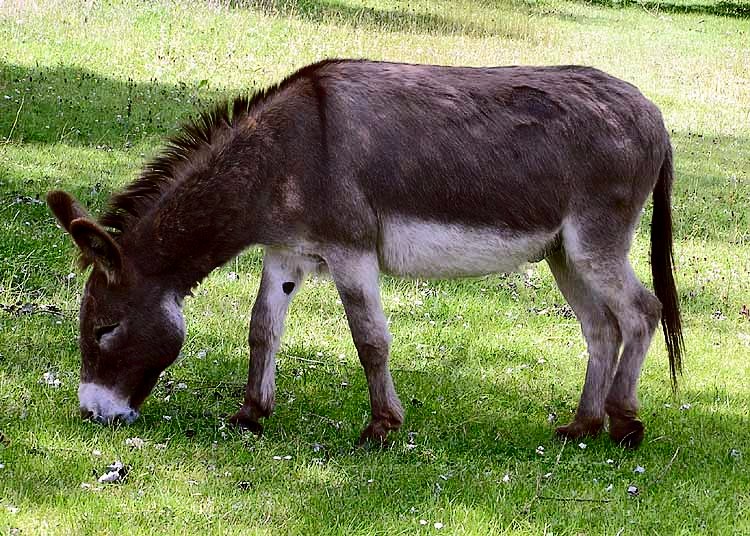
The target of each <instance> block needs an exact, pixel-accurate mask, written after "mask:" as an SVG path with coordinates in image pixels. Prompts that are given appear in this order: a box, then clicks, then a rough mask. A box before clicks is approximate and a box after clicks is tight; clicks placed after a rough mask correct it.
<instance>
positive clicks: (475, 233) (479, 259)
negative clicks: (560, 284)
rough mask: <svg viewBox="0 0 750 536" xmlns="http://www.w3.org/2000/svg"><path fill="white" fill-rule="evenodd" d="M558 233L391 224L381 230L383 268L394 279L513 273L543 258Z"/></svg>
mask: <svg viewBox="0 0 750 536" xmlns="http://www.w3.org/2000/svg"><path fill="white" fill-rule="evenodd" d="M556 236H557V230H555V231H551V232H534V233H527V234H524V233H520V232H511V231H503V230H497V229H492V228H488V227H483V228H477V227H465V226H462V225H456V224H443V223H435V222H426V221H414V220H411V221H403V220H388V221H385V222H383V224H382V227H381V230H380V243H379V247H378V255H379V260H380V269H381V270H382V271H383V272H386V273H388V274H391V275H398V276H411V277H428V278H441V279H442V278H446V279H447V278H452V277H471V276H479V275H486V274H491V273H497V272H512V271H514V270H517V269H518V267H519V266H521V265H522V264H523V263H525V262H527V261H531V260H533V261H538V260H541V259H542V258H543V257H544V256H545V253H546V251H547V250H548V249H549V248H550V247H551V246H552V245H553V244H554V243H555V238H556Z"/></svg>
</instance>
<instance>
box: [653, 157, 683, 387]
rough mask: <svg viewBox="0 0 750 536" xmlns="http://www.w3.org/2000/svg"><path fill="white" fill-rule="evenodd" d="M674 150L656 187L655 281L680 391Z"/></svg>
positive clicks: (674, 378) (674, 382)
mask: <svg viewBox="0 0 750 536" xmlns="http://www.w3.org/2000/svg"><path fill="white" fill-rule="evenodd" d="M673 179H674V175H673V168H672V148H671V147H669V148H668V150H667V154H666V157H665V158H664V163H663V164H662V166H661V171H660V172H659V180H658V181H657V183H656V187H655V188H654V212H653V217H652V219H651V274H652V276H653V278H654V292H655V293H656V297H657V298H659V301H661V304H662V311H661V326H662V329H663V330H664V341H665V342H666V344H667V352H668V353H669V372H670V375H671V377H672V387H673V388H674V389H676V388H677V374H678V373H680V374H681V373H682V353H683V349H684V346H685V343H684V341H683V339H682V320H681V319H680V303H679V299H678V297H677V288H676V287H675V282H674V275H673V274H672V265H673V260H674V252H673V249H672V206H671V200H670V199H671V196H672V181H673Z"/></svg>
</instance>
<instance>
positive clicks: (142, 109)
mask: <svg viewBox="0 0 750 536" xmlns="http://www.w3.org/2000/svg"><path fill="white" fill-rule="evenodd" d="M0 92H2V94H3V95H2V96H0V133H2V135H3V136H7V135H9V133H11V132H12V136H11V141H13V142H16V143H27V144H30V143H34V144H42V143H47V144H57V143H60V144H65V145H69V146H83V147H93V148H97V149H101V150H112V149H126V148H129V147H131V146H132V145H134V144H137V143H139V142H141V141H153V139H154V138H156V137H161V136H164V135H165V134H166V133H168V132H170V131H173V130H174V129H175V127H176V126H177V125H179V124H180V123H182V122H183V121H184V120H185V119H186V118H187V116H188V115H189V114H191V113H196V112H198V111H200V110H202V109H204V108H205V107H207V106H208V105H209V104H210V103H212V102H214V101H215V100H216V99H217V98H218V97H219V96H222V95H224V94H226V90H218V89H214V88H209V87H208V84H207V83H203V84H201V83H197V84H186V83H179V84H167V83H162V82H159V81H158V80H156V79H153V80H151V81H149V82H146V83H143V82H135V81H134V80H132V79H127V80H122V79H116V78H110V77H107V76H102V75H100V74H98V73H95V72H92V71H88V70H86V69H82V68H80V67H74V66H67V65H59V66H57V67H52V68H50V67H31V66H26V65H17V64H11V63H4V62H3V63H0Z"/></svg>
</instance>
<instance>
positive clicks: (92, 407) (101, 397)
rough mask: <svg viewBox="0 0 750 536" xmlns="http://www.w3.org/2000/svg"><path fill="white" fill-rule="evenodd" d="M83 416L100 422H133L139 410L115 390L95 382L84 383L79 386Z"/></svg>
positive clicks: (79, 399)
mask: <svg viewBox="0 0 750 536" xmlns="http://www.w3.org/2000/svg"><path fill="white" fill-rule="evenodd" d="M78 401H79V402H80V412H81V417H82V418H84V419H87V420H92V421H95V422H98V423H99V424H116V423H122V424H132V423H133V422H134V421H135V420H136V419H137V418H138V415H140V414H139V413H138V411H137V410H135V409H133V408H132V406H131V405H130V404H128V402H127V401H126V400H125V399H123V398H122V397H120V396H119V395H118V394H117V393H116V392H115V391H114V390H112V389H111V388H108V387H104V386H101V385H97V384H94V383H82V384H80V385H79V387H78Z"/></svg>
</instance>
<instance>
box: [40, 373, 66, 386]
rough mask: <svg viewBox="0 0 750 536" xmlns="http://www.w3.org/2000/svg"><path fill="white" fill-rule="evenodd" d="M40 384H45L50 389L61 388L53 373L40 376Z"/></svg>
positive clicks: (60, 383)
mask: <svg viewBox="0 0 750 536" xmlns="http://www.w3.org/2000/svg"><path fill="white" fill-rule="evenodd" d="M42 382H43V383H46V384H47V385H49V386H50V387H54V388H55V389H57V388H58V387H60V386H62V382H61V381H60V379H59V378H57V377H56V376H55V373H54V372H45V373H44V374H42Z"/></svg>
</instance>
